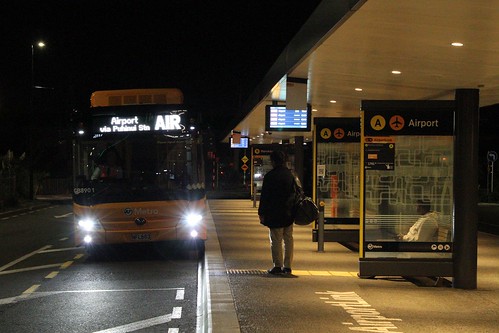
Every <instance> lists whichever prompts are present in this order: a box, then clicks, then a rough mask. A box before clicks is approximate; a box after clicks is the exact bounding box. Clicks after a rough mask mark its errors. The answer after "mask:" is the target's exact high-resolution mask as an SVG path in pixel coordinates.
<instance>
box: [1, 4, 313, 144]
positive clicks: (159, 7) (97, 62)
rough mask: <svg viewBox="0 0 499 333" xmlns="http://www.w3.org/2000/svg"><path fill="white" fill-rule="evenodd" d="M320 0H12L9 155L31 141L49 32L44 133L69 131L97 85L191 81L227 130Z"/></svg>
mask: <svg viewBox="0 0 499 333" xmlns="http://www.w3.org/2000/svg"><path fill="white" fill-rule="evenodd" d="M319 2H320V1H319V0H307V1H284V0H277V1H276V0H273V1H268V0H262V1H188V0H184V1H173V0H163V1H124V0H121V1H105V0H100V1H86V0H69V1H62V0H61V1H22V0H18V1H2V4H1V5H0V15H1V21H0V26H1V38H2V43H1V45H2V46H1V48H2V49H1V50H2V52H1V60H0V66H1V76H0V123H1V135H2V140H1V142H0V154H4V153H5V151H6V150H7V149H9V148H10V149H14V150H18V151H20V150H23V149H24V148H25V147H24V144H25V140H24V139H22V138H21V135H19V133H23V132H24V129H23V127H24V126H23V125H22V123H23V121H25V120H26V119H27V117H28V116H29V114H30V113H29V109H30V108H29V105H30V104H29V93H30V85H31V44H32V43H34V42H36V41H38V40H39V39H42V40H44V42H45V43H46V45H47V46H46V47H45V48H44V49H43V50H40V49H36V48H35V56H34V83H35V85H37V86H43V87H47V88H50V89H36V90H35V93H34V105H35V107H34V111H35V120H36V123H37V124H38V126H39V127H40V128H45V127H47V128H48V130H45V129H41V132H42V135H43V133H46V134H48V133H51V134H52V135H53V136H57V135H62V136H63V134H60V133H62V132H64V131H63V130H64V129H66V130H67V129H68V127H69V119H70V118H71V111H72V110H73V109H74V108H76V109H83V108H86V107H88V103H89V97H90V94H91V92H92V91H95V90H104V89H106V90H107V89H126V88H159V87H177V88H180V89H182V90H183V91H184V95H185V102H186V104H187V105H188V106H189V107H190V108H191V109H193V110H195V111H197V112H202V113H203V119H204V121H205V124H207V125H209V126H210V127H211V128H213V129H214V130H215V133H216V134H218V135H222V134H225V133H222V132H224V130H226V128H225V126H226V124H227V123H228V122H229V119H230V118H231V115H233V114H235V113H237V112H240V110H239V106H240V105H241V104H242V103H243V102H244V101H245V99H246V98H247V97H248V95H249V94H250V93H251V92H252V90H253V88H254V87H255V86H256V85H257V84H258V83H259V82H260V80H261V79H262V78H263V76H264V75H265V73H266V72H267V70H268V69H269V68H270V66H271V65H272V64H273V62H274V61H275V59H276V58H277V56H278V55H279V54H280V52H281V51H282V49H283V48H284V47H285V46H286V45H287V44H288V42H289V41H290V39H291V38H292V37H293V36H294V35H295V33H296V32H297V31H298V29H299V28H300V27H301V25H302V24H303V23H304V22H305V20H306V19H307V18H308V16H309V15H310V14H311V13H312V11H313V10H314V8H315V7H316V6H317V4H318V3H319ZM56 132H58V133H59V134H57V135H56ZM16 134H17V135H16ZM43 136H44V137H46V138H48V137H49V136H48V135H47V136H45V135H43Z"/></svg>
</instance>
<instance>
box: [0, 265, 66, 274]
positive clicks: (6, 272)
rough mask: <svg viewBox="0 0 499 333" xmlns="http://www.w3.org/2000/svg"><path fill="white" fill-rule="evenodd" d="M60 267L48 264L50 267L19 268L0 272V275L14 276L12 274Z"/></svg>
mask: <svg viewBox="0 0 499 333" xmlns="http://www.w3.org/2000/svg"><path fill="white" fill-rule="evenodd" d="M61 265H62V263H58V264H50V265H42V266H33V267H26V268H19V269H11V270H10V271H3V272H0V275H7V274H14V273H23V272H29V271H36V270H38V269H47V268H54V267H60V266H61Z"/></svg>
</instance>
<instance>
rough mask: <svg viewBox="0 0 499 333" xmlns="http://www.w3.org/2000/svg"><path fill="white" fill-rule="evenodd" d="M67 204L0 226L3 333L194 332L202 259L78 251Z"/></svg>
mask: <svg viewBox="0 0 499 333" xmlns="http://www.w3.org/2000/svg"><path fill="white" fill-rule="evenodd" d="M72 220H73V217H72V214H71V206H69V205H54V206H49V207H45V208H43V209H39V210H36V211H32V212H29V213H25V214H23V215H15V216H10V217H5V218H2V219H1V220H0V239H2V242H1V243H0V286H1V288H0V322H1V328H0V330H1V331H2V332H23V333H26V332H37V333H40V332H65V333H66V332H116V333H118V332H120V333H121V332H134V331H140V332H169V333H174V332H195V331H196V318H197V313H196V311H197V290H198V285H197V283H198V281H197V280H198V279H197V276H198V261H197V259H194V258H189V257H188V256H186V255H182V254H181V253H179V252H177V251H175V249H173V248H171V247H161V248H159V247H155V246H152V245H150V244H148V245H142V244H140V245H139V244H136V245H134V246H126V247H113V248H110V249H108V250H107V251H105V252H100V253H99V254H98V255H88V254H87V253H86V252H85V250H84V249H83V248H80V247H74V244H73V240H72V234H73V225H72Z"/></svg>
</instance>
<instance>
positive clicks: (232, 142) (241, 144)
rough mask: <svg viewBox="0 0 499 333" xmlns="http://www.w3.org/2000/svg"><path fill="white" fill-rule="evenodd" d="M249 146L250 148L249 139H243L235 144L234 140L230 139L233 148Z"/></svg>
mask: <svg viewBox="0 0 499 333" xmlns="http://www.w3.org/2000/svg"><path fill="white" fill-rule="evenodd" d="M248 146H249V138H241V140H240V141H239V143H234V141H233V139H232V138H230V147H231V148H248Z"/></svg>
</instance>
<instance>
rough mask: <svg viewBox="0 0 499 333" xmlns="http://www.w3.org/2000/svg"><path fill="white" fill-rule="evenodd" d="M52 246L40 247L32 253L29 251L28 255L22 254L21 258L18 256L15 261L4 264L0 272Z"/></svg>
mask: <svg viewBox="0 0 499 333" xmlns="http://www.w3.org/2000/svg"><path fill="white" fill-rule="evenodd" d="M51 247H52V245H45V246H44V247H42V248H39V249H38V250H36V251H33V252H31V253H28V254H27V255H25V256H22V257H21V258H18V259H16V260H14V261H11V262H9V263H8V264H7V265H4V266H2V267H0V272H1V271H4V270H6V269H7V268H9V267H12V266H14V265H15V264H18V263H20V262H21V261H23V260H26V259H28V258H29V257H32V256H34V255H35V254H38V253H39V252H40V251H44V250H46V249H49V248H51Z"/></svg>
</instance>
